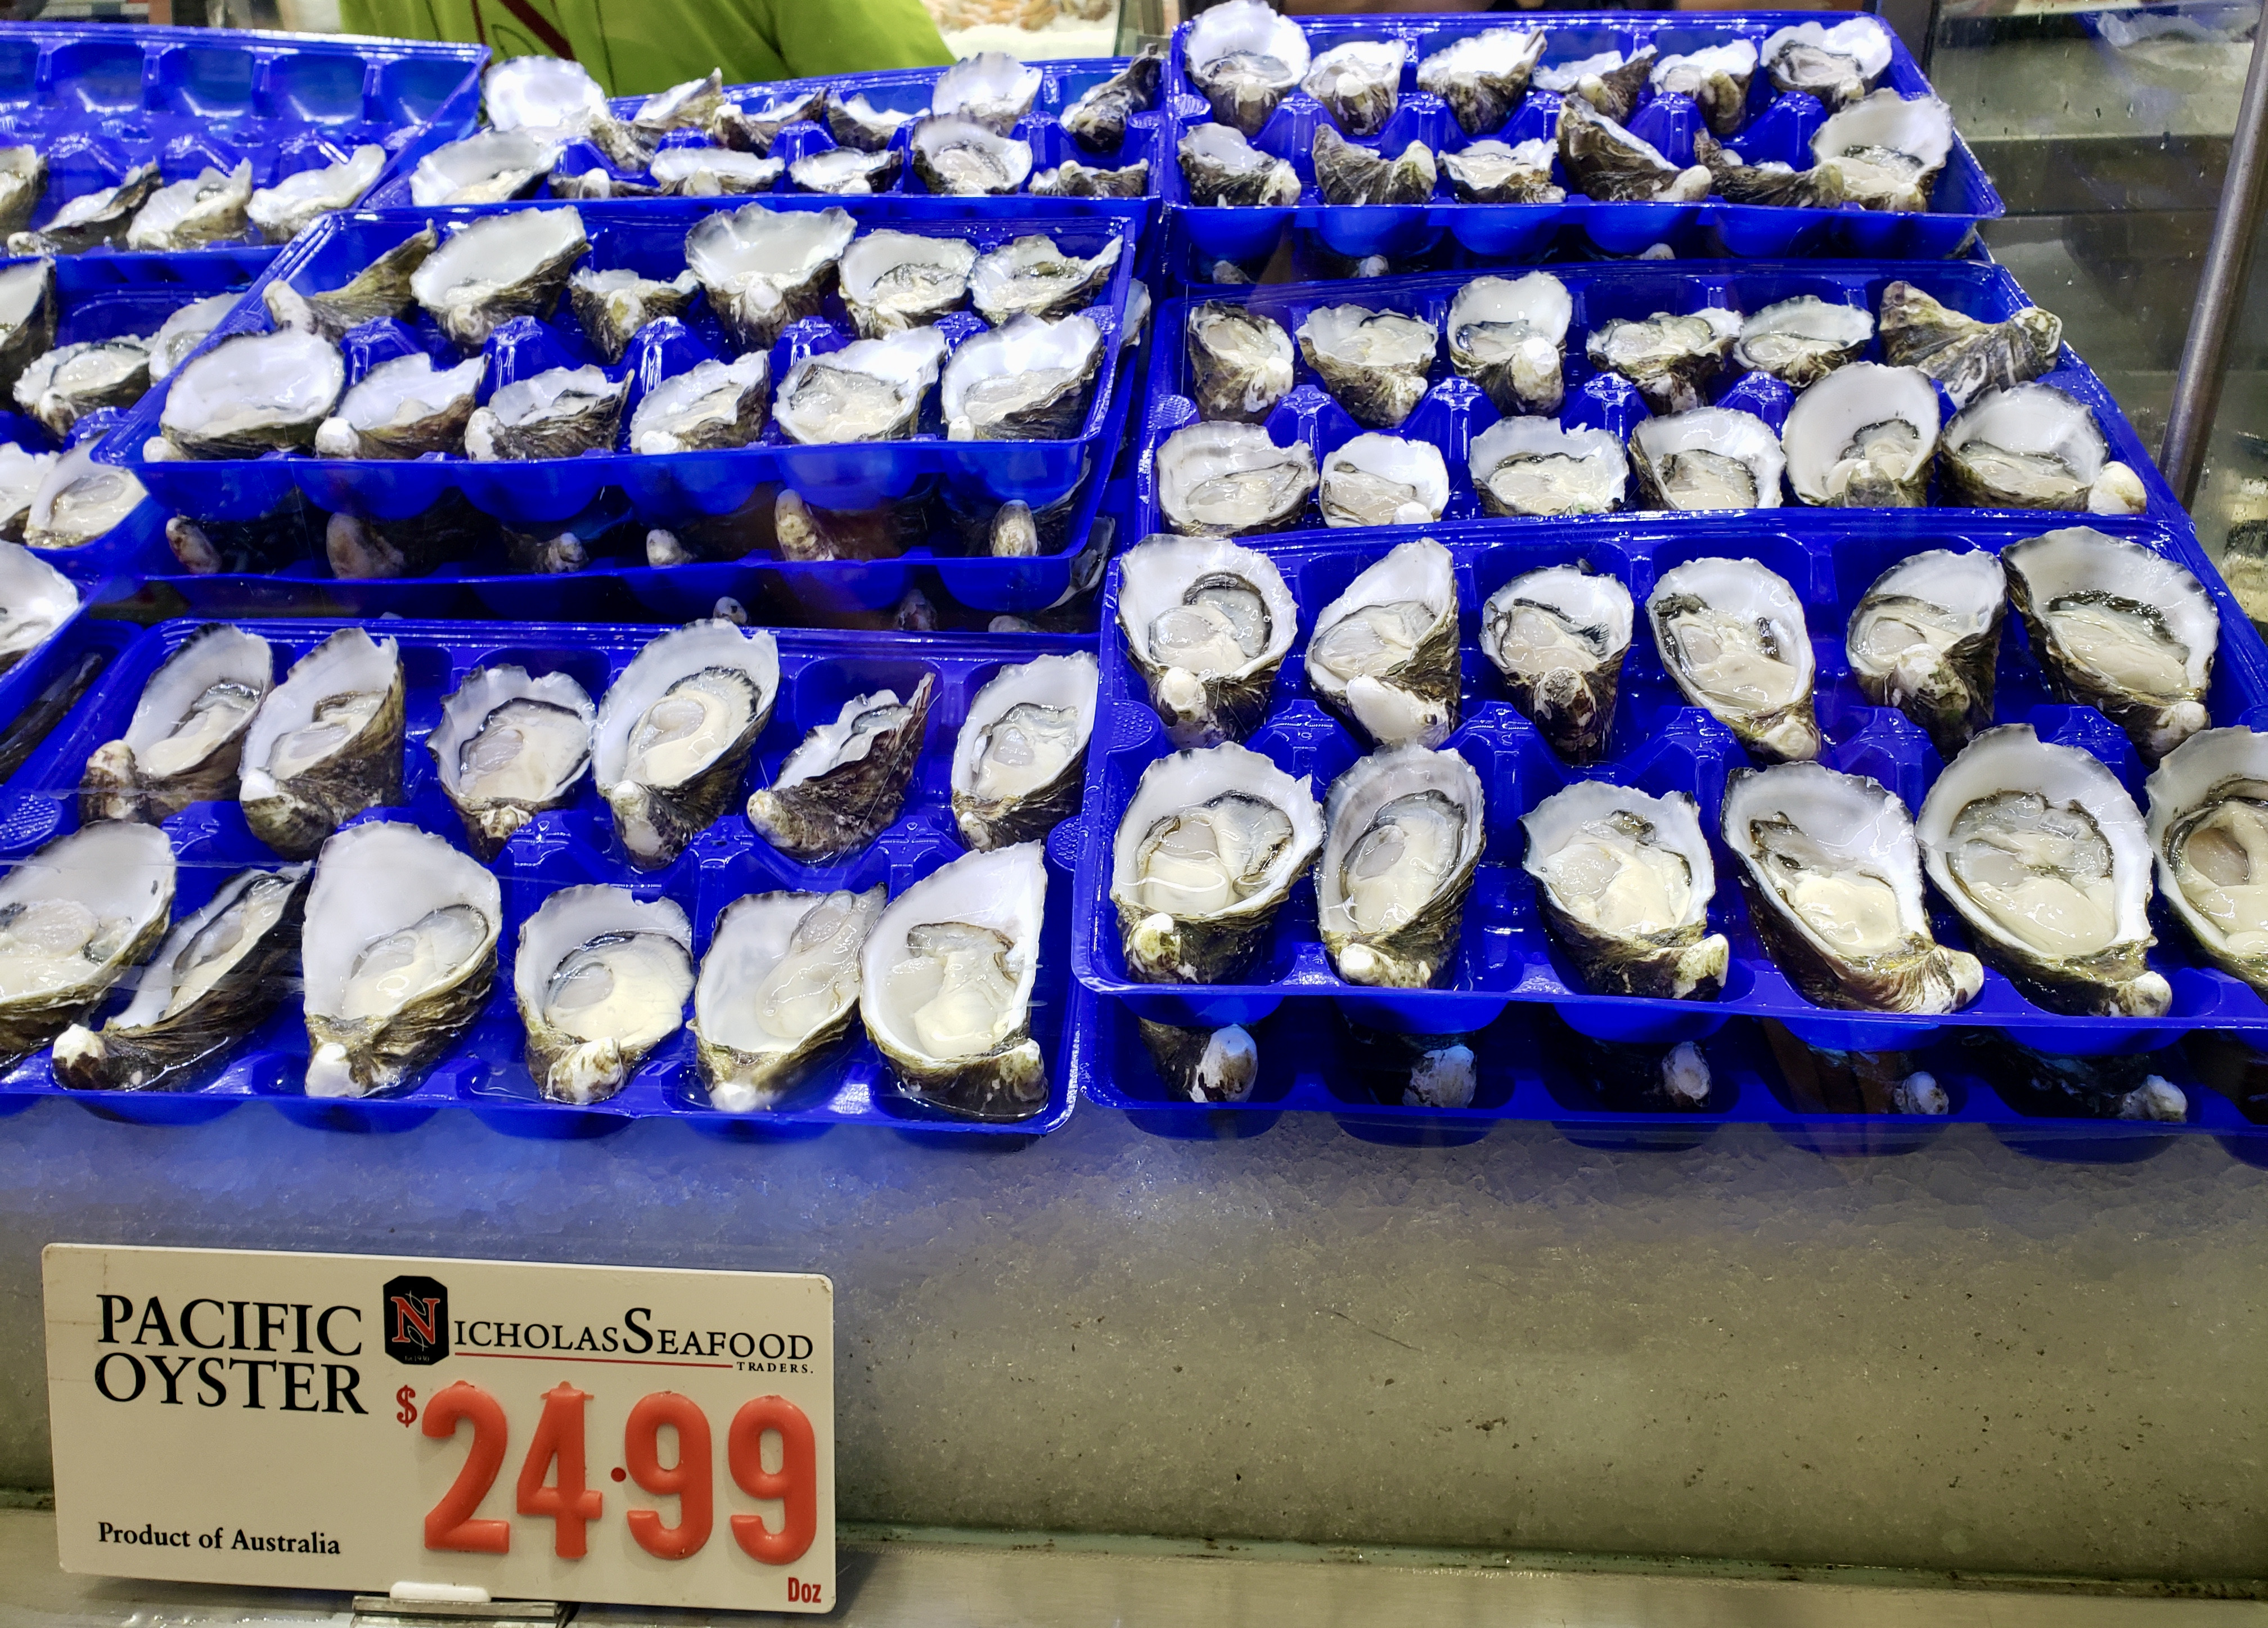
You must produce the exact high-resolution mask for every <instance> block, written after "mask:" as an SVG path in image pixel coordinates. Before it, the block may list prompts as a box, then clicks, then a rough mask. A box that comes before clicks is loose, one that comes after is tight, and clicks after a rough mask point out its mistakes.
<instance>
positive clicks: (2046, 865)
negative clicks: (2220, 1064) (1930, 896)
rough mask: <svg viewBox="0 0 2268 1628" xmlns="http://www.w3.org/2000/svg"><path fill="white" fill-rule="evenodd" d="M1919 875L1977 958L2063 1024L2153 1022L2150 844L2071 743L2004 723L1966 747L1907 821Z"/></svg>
mask: <svg viewBox="0 0 2268 1628" xmlns="http://www.w3.org/2000/svg"><path fill="white" fill-rule="evenodd" d="M1914 829H1915V835H1916V836H1918V838H1919V840H1920V843H1921V851H1922V864H1923V866H1925V868H1926V870H1927V871H1928V873H1929V880H1930V882H1931V884H1932V885H1933V886H1934V887H1935V888H1936V889H1937V891H1938V894H1939V895H1940V897H1942V898H1943V899H1944V900H1945V902H1947V903H1948V904H1949V905H1951V906H1952V907H1953V908H1954V910H1955V911H1956V912H1957V913H1958V914H1959V915H1960V917H1961V919H1962V922H1963V923H1964V924H1966V925H1967V927H1968V929H1969V939H1970V945H1971V947H1973V948H1974V949H1975V950H1976V951H1977V954H1979V955H1981V956H1983V957H1984V959H1985V961H1987V962H1988V963H1990V964H1991V965H1992V966H1993V967H1995V968H1997V969H1999V971H2000V972H2002V973H2004V974H2005V975H2007V978H2008V981H2009V982H2010V983H2014V985H2015V986H2016V988H2017V990H2018V991H2019V992H2021V994H2022V995H2023V996H2024V997H2025V998H2027V999H2029V1000H2030V1001H2032V1002H2033V1003H2034V1004H2036V1005H2037V1006H2043V1007H2044V1008H2046V1009H2047V1010H2048V1011H2050V1012H2054V1013H2061V1014H2063V1015H2064V1016H2066V1017H2159V1016H2161V1015H2163V1013H2165V1012H2166V1010H2167V1009H2168V1007H2169V1006H2171V1005H2172V1003H2173V990H2172V987H2171V986H2170V985H2169V984H2168V983H2167V982H2166V980H2165V979H2164V978H2163V977H2161V976H2159V975H2158V974H2157V973H2155V972H2153V971H2151V970H2150V969H2149V966H2148V964H2147V961H2146V960H2145V959H2144V957H2145V954H2146V952H2147V950H2148V949H2149V947H2150V946H2151V944H2152V943H2154V939H2152V937H2151V935H2150V917H2149V908H2150V839H2149V836H2148V833H2147V831H2146V830H2145V829H2144V828H2143V824H2142V815H2141V814H2140V812H2139V810H2138V809H2136V808H2135V807H2134V803H2133V799H2131V798H2129V797H2128V796H2127V795H2126V788H2125V787H2124V786H2122V785H2119V784H2118V777H2117V776H2116V775H2114V774H2112V773H2111V772H2110V770H2108V769H2106V768H2104V767H2103V766H2102V763H2101V762H2098V761H2097V760H2096V759H2095V757H2093V756H2091V755H2089V754H2088V753H2086V752H2082V751H2080V749H2079V748H2076V747H2067V746H2056V745H2051V744H2050V743H2049V742H2047V741H2044V740H2040V739H2039V738H2038V737H2037V736H2036V735H2035V734H2034V733H2032V726H2030V725H2029V724H2003V725H2001V726H1999V728H1997V729H1987V730H1985V731H1983V732H1982V733H1979V734H1978V735H1977V737H1976V738H1975V739H1974V740H1971V741H1970V743H1969V745H1968V747H1967V748H1966V749H1965V750H1963V751H1962V754H1961V755H1960V756H1958V757H1956V758H1955V759H1954V760H1953V762H1950V763H1949V764H1948V765H1947V766H1946V769H1945V772H1944V773H1942V774H1940V775H1939V776H1938V777H1937V782H1936V784H1935V785H1932V786H1931V787H1930V791H1929V796H1928V798H1927V799H1925V800H1924V802H1923V803H1922V806H1921V817H1920V818H1919V819H1918V821H1915V827H1914Z"/></svg>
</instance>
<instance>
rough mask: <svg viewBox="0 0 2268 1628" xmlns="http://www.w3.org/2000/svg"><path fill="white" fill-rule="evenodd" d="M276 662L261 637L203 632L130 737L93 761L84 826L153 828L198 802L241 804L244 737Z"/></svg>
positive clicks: (153, 694)
mask: <svg viewBox="0 0 2268 1628" xmlns="http://www.w3.org/2000/svg"><path fill="white" fill-rule="evenodd" d="M274 674H275V655H274V652H271V651H270V650H269V645H268V641H267V640H266V639H264V638H261V637H260V636H259V635H258V634H257V633H247V632H246V631H245V630H243V629H241V628H235V627H231V626H229V625H228V624H227V623H225V622H214V623H211V624H210V625H208V626H206V627H203V628H200V629H199V630H197V631H196V632H195V634H193V635H192V636H191V637H189V638H188V639H187V640H186V641H184V642H183V643H182V645H180V648H179V649H177V650H175V651H174V652H173V654H172V655H170V656H168V657H166V660H165V664H164V665H163V666H161V667H159V668H158V670H157V671H156V672H155V673H153V674H151V675H150V681H149V682H148V683H146V684H144V686H143V687H142V696H141V699H140V700H138V701H136V703H135V704H134V716H133V717H132V718H130V719H129V721H128V723H127V726H126V733H125V734H124V735H123V736H122V737H121V738H120V739H118V740H113V741H111V742H110V743H109V744H107V746H100V747H97V748H95V749H94V751H93V753H92V755H89V757H88V758H87V760H86V770H85V774H84V775H83V776H82V777H81V780H80V790H79V820H80V821H81V823H83V824H88V825H92V824H93V823H94V822H95V821H99V820H141V821H148V822H149V823H150V824H152V825H155V824H157V823H158V822H159V821H165V820H170V819H172V818H173V816H174V815H175V814H179V813H180V812H181V810H182V809H184V808H187V807H188V806H189V805H190V804H191V803H210V802H223V801H226V800H229V799H233V798H234V797H235V796H236V795H237V772H238V769H239V763H240V761H241V759H242V756H243V751H244V737H245V732H246V731H247V729H248V728H250V726H251V724H252V719H253V715H254V713H256V712H257V711H259V710H260V704H261V702H263V701H265V700H266V699H267V698H268V692H269V689H271V688H272V687H273V686H274V684H275V678H274Z"/></svg>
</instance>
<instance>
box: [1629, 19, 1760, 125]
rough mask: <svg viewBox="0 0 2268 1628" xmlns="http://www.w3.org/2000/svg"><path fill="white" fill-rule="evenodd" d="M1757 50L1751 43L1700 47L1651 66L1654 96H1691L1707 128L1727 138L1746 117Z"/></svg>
mask: <svg viewBox="0 0 2268 1628" xmlns="http://www.w3.org/2000/svg"><path fill="white" fill-rule="evenodd" d="M1754 77H1756V42H1755V41H1751V40H1728V41H1726V42H1725V43H1724V44H1722V45H1708V46H1703V47H1702V48H1700V49H1699V50H1697V51H1688V52H1685V53H1683V55H1677V56H1665V57H1663V58H1662V59H1661V61H1659V62H1657V63H1654V65H1653V75H1652V79H1653V89H1654V93H1655V94H1656V95H1657V96H1662V95H1667V96H1690V97H1691V98H1692V99H1693V105H1694V106H1695V107H1698V108H1699V109H1700V110H1701V116H1702V118H1703V119H1705V121H1707V122H1708V125H1709V128H1710V129H1712V130H1714V131H1716V133H1717V134H1718V135H1719V136H1730V135H1731V134H1733V132H1734V131H1735V130H1737V129H1740V128H1741V126H1742V123H1744V122H1746V121H1747V119H1748V116H1749V81H1750V80H1751V79H1753V78H1754Z"/></svg>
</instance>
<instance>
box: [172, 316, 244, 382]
mask: <svg viewBox="0 0 2268 1628" xmlns="http://www.w3.org/2000/svg"><path fill="white" fill-rule="evenodd" d="M237 298H238V297H237V296H236V295H234V294H215V295H213V296H211V297H210V298H206V299H198V300H192V301H191V302H190V303H189V304H188V305H186V306H182V307H181V308H180V310H178V311H176V312H174V313H173V315H171V316H169V317H167V318H166V320H164V321H163V322H161V323H159V324H158V331H157V332H156V333H154V334H152V335H150V382H151V384H156V383H157V382H158V380H159V379H164V378H165V377H166V375H167V374H168V373H171V372H173V370H174V369H175V368H177V367H179V366H180V365H181V364H182V363H183V362H185V361H187V360H188V356H189V352H190V351H192V350H195V349H196V348H197V347H198V346H199V345H201V344H203V343H204V342H205V339H206V337H207V336H208V335H210V334H211V332H212V331H213V329H215V328H218V327H219V326H220V320H221V318H223V317H225V316H226V315H227V314H228V313H229V312H230V311H231V310H232V309H233V308H234V306H235V305H236V302H237Z"/></svg>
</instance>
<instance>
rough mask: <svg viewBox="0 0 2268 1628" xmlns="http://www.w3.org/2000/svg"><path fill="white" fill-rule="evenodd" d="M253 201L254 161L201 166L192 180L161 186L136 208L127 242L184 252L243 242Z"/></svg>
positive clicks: (160, 250)
mask: <svg viewBox="0 0 2268 1628" xmlns="http://www.w3.org/2000/svg"><path fill="white" fill-rule="evenodd" d="M251 202H252V160H251V159H249V158H246V159H244V160H243V161H242V162H240V163H239V164H238V165H237V166H236V167H235V168H234V169H233V170H231V171H228V172H227V173H223V172H221V171H219V170H216V169H212V168H210V167H208V168H206V169H203V170H200V171H199V172H198V173H196V174H195V175H193V176H191V177H189V178H188V180H177V181H175V182H173V185H171V186H169V187H160V188H158V190H157V191H155V192H153V193H151V195H150V199H149V202H148V203H144V205H143V206H142V207H141V208H140V209H139V210H136V211H135V215H134V224H133V225H130V226H129V227H128V228H127V229H126V247H128V248H129V249H134V250H138V251H141V252H144V253H155V254H179V253H181V252H182V251H184V250H187V249H200V248H206V247H212V246H214V245H217V244H220V243H223V242H225V241H227V240H231V239H234V240H236V241H239V242H240V241H242V239H244V237H245V236H246V232H247V225H248V222H247V218H246V213H245V211H246V209H247V206H248V205H249V204H250V203H251Z"/></svg>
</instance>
